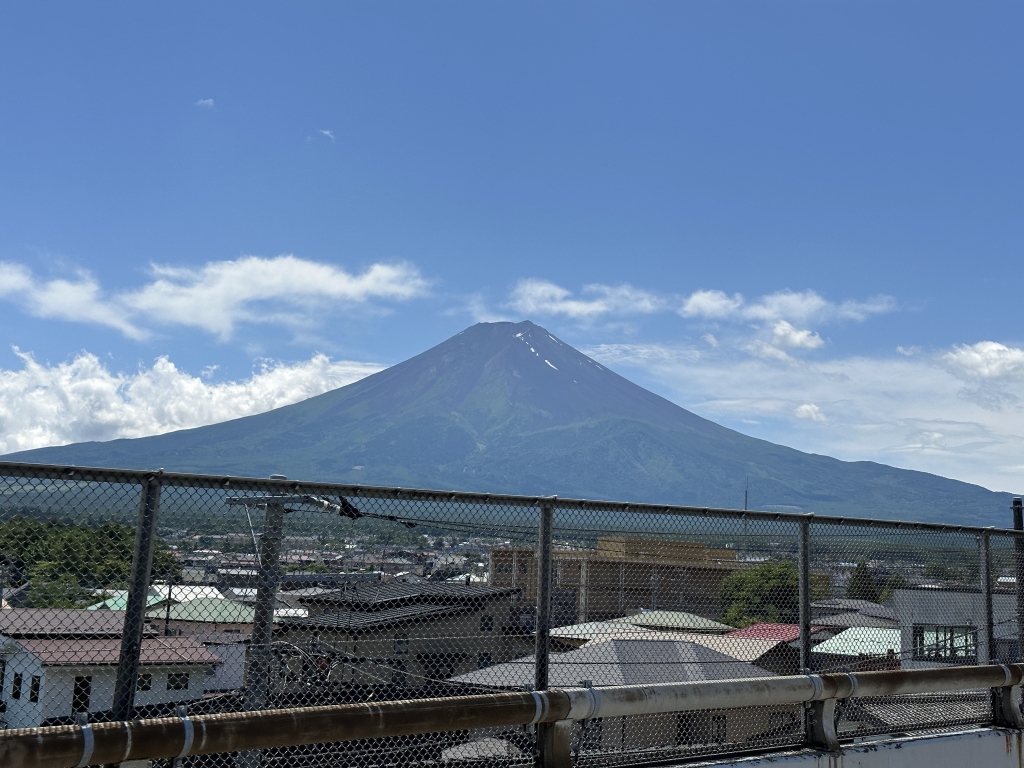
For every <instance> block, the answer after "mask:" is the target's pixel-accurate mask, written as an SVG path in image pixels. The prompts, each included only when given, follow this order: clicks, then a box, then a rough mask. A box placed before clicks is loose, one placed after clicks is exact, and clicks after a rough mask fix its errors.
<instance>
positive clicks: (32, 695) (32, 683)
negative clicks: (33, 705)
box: [28, 675, 43, 702]
mask: <svg viewBox="0 0 1024 768" xmlns="http://www.w3.org/2000/svg"><path fill="white" fill-rule="evenodd" d="M42 683H43V679H42V678H41V677H40V676H39V675H32V677H31V678H29V681H28V700H29V701H31V702H38V701H39V688H40V686H42Z"/></svg>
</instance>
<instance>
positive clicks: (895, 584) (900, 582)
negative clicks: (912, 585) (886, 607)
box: [878, 573, 907, 603]
mask: <svg viewBox="0 0 1024 768" xmlns="http://www.w3.org/2000/svg"><path fill="white" fill-rule="evenodd" d="M906 586H907V580H906V579H904V578H903V577H902V576H900V575H899V574H898V573H894V574H892V575H891V576H889V578H888V579H886V580H885V584H883V585H882V592H881V593H880V594H879V595H878V602H880V603H884V602H886V601H887V600H889V599H891V598H892V596H893V593H894V592H895V591H896V590H897V589H904V588H905V587H906Z"/></svg>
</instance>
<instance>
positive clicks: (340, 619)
mask: <svg viewBox="0 0 1024 768" xmlns="http://www.w3.org/2000/svg"><path fill="white" fill-rule="evenodd" d="M472 610H473V608H472V607H470V606H466V605H431V604H430V603H425V604H419V605H416V604H413V605H400V606H398V607H397V608H387V609H385V610H382V611H324V612H323V613H321V614H318V615H316V616H309V617H296V618H290V617H281V619H280V621H278V626H279V627H280V628H281V631H283V632H287V631H289V630H296V629H334V630H342V631H350V632H360V631H363V630H378V629H384V628H386V627H394V626H402V625H405V624H416V623H418V622H421V621H432V620H434V619H440V618H444V617H446V616H456V615H458V614H461V613H469V612H470V611H472Z"/></svg>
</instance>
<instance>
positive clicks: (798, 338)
mask: <svg viewBox="0 0 1024 768" xmlns="http://www.w3.org/2000/svg"><path fill="white" fill-rule="evenodd" d="M824 343H825V342H823V341H822V340H821V337H820V336H819V335H818V334H816V333H812V332H811V331H801V330H797V329H796V328H794V327H793V326H792V325H790V324H789V323H787V322H786V321H785V320H779V321H778V322H777V323H775V325H774V326H773V327H772V346H775V347H780V348H786V347H790V348H793V347H795V348H799V349H817V348H818V347H820V346H821V345H822V344H824Z"/></svg>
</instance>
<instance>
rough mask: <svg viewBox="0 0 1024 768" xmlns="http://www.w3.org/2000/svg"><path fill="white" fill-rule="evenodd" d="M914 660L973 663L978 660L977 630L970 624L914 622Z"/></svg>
mask: <svg viewBox="0 0 1024 768" xmlns="http://www.w3.org/2000/svg"><path fill="white" fill-rule="evenodd" d="M913 632H914V635H913V639H914V649H913V655H914V660H915V661H943V662H957V663H975V662H977V660H978V630H977V629H976V628H975V627H972V626H944V625H940V624H915V625H914V627H913Z"/></svg>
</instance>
